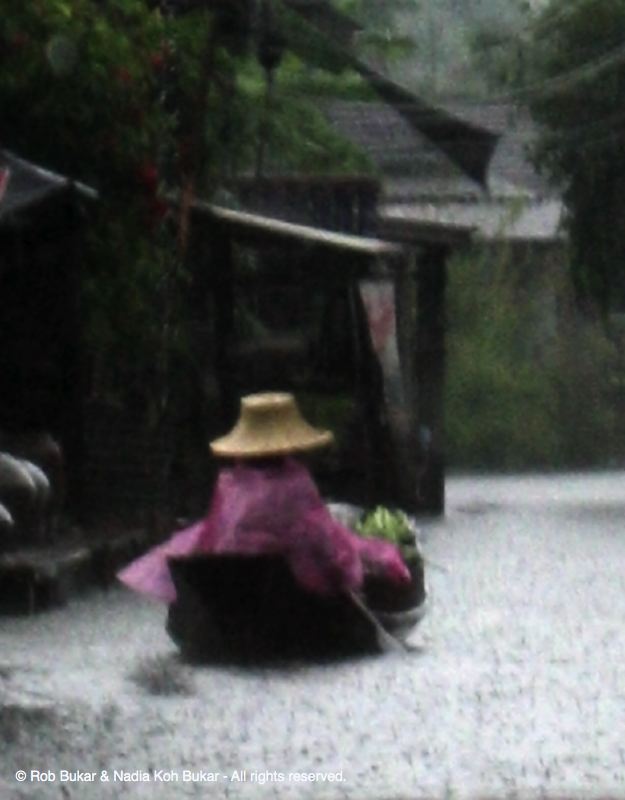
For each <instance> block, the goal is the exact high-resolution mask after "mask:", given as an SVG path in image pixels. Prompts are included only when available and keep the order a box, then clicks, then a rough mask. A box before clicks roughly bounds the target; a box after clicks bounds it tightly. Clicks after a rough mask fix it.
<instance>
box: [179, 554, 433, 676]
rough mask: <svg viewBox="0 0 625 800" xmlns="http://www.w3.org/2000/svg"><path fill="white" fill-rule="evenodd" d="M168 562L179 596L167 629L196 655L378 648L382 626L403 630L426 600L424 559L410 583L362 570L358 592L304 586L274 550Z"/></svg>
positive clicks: (241, 657)
mask: <svg viewBox="0 0 625 800" xmlns="http://www.w3.org/2000/svg"><path fill="white" fill-rule="evenodd" d="M169 567H170V571H171V575H172V579H173V581H174V585H175V587H176V594H177V599H176V601H175V602H174V603H172V604H171V605H170V607H169V614H168V620H167V630H168V632H169V634H170V636H171V637H172V639H173V640H174V641H175V642H176V644H177V645H178V646H179V647H180V649H181V652H182V653H183V655H184V656H186V657H187V658H189V659H191V660H195V661H197V660H200V661H206V660H209V661H239V662H240V661H243V662H254V663H257V662H259V661H263V660H268V659H269V660H271V659H283V658H304V659H317V658H322V659H325V658H334V657H341V656H349V655H357V654H364V653H375V652H379V651H380V649H383V648H384V646H385V642H384V641H381V639H383V638H384V637H381V636H380V633H381V628H382V629H385V630H386V631H389V632H392V631H400V630H402V629H403V627H405V626H406V623H407V622H408V621H409V619H410V614H413V617H414V613H415V610H416V609H419V608H420V607H422V606H423V602H424V600H425V590H424V582H423V566H422V562H421V567H420V569H418V568H417V567H416V566H415V573H414V576H413V581H412V583H411V584H410V585H409V586H408V587H405V588H401V589H399V590H397V588H396V587H394V586H392V585H390V584H388V582H383V581H381V580H379V579H373V578H367V580H366V581H365V585H364V587H363V592H362V594H361V595H360V596H359V597H357V598H355V597H354V596H352V595H350V594H347V593H342V594H337V595H332V596H322V595H319V594H314V593H311V592H308V591H306V590H305V589H303V588H302V587H301V586H300V585H299V584H298V583H297V582H296V581H295V579H294V577H293V575H292V573H291V570H290V568H289V566H288V564H287V562H286V560H285V559H283V558H282V557H280V556H269V555H260V556H259V555H254V556H244V555H225V554H219V555H209V554H197V555H191V556H185V557H176V558H171V559H169ZM393 589H395V590H396V591H395V592H393V591H392V590H393ZM421 615H422V614H421ZM417 616H419V615H417ZM419 618H420V616H419ZM416 621H418V620H417V618H416V617H414V621H413V622H412V624H414V623H415V622H416Z"/></svg>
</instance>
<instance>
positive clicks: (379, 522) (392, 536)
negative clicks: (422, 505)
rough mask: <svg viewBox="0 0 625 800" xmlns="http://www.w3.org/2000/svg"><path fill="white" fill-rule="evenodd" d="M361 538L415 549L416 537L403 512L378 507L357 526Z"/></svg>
mask: <svg viewBox="0 0 625 800" xmlns="http://www.w3.org/2000/svg"><path fill="white" fill-rule="evenodd" d="M356 531H357V532H358V533H359V534H360V535H361V536H366V537H374V538H377V539H385V540H386V541H388V542H392V543H393V544H395V545H397V546H398V547H399V546H409V547H414V543H415V537H414V533H413V531H412V528H411V527H410V522H409V520H408V517H407V516H406V515H405V514H404V512H403V511H391V510H390V509H388V508H385V507H384V506H377V508H374V509H373V511H370V512H369V513H368V514H366V515H365V516H364V517H363V519H362V520H361V521H360V522H359V523H358V524H357V525H356Z"/></svg>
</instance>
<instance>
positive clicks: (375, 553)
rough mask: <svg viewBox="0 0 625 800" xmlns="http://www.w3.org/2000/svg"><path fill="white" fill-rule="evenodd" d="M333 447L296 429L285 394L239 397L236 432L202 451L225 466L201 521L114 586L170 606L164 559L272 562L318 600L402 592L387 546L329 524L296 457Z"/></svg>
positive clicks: (316, 433)
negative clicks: (376, 581)
mask: <svg viewBox="0 0 625 800" xmlns="http://www.w3.org/2000/svg"><path fill="white" fill-rule="evenodd" d="M332 441H333V435H332V433H331V432H330V431H324V430H318V429H316V428H314V427H313V426H311V425H309V424H308V422H306V420H304V418H303V417H302V415H301V413H300V410H299V408H298V406H297V403H296V401H295V398H294V397H293V395H291V394H287V393H275V392H271V393H261V394H254V395H248V396H247V397H243V398H242V399H241V409H240V416H239V419H238V421H237V423H236V425H235V426H234V428H233V429H232V430H231V431H230V432H229V433H227V434H226V435H225V436H222V437H220V438H218V439H216V440H215V441H213V442H211V444H210V447H211V450H212V452H213V454H214V456H215V457H217V458H219V459H222V460H223V461H224V467H223V468H222V469H221V471H220V472H219V475H218V478H217V482H216V486H215V490H214V492H213V497H212V500H211V503H210V506H209V509H208V513H207V514H206V516H205V517H204V518H203V519H201V520H199V521H198V522H196V523H194V524H193V525H191V526H190V527H188V528H185V529H183V530H181V531H178V532H176V533H174V534H173V536H172V537H171V538H170V539H169V540H168V541H166V542H165V543H163V544H161V545H158V546H157V547H155V548H153V549H152V550H150V551H149V552H148V553H146V554H145V555H143V556H141V557H139V558H138V559H136V560H135V561H133V562H132V563H130V564H129V565H128V566H127V567H125V568H124V569H122V570H121V571H120V572H119V573H118V578H119V580H120V581H121V582H122V583H123V584H125V585H126V586H128V587H129V588H131V589H133V590H135V591H137V592H141V593H143V594H146V595H149V596H151V597H154V598H156V599H159V600H161V601H164V602H166V603H173V602H174V601H175V600H176V590H175V586H174V583H173V581H172V577H171V574H170V571H169V565H168V559H170V558H176V557H180V556H185V555H192V554H200V553H211V554H241V555H279V556H281V557H283V558H284V559H285V560H286V562H287V563H288V565H289V567H290V569H291V571H292V574H293V576H294V577H295V579H296V581H297V583H298V584H299V585H300V586H301V587H302V588H303V589H305V590H307V591H310V592H314V593H318V594H321V595H336V594H339V593H343V592H357V591H359V590H360V589H361V588H362V586H363V582H364V579H365V576H367V575H375V576H378V577H382V578H384V579H387V580H388V581H390V582H391V583H396V584H406V583H407V582H409V581H410V572H409V570H408V568H407V567H406V564H405V563H404V561H403V559H402V557H401V555H400V553H399V550H398V549H397V548H396V547H395V545H393V544H392V543H390V542H385V541H381V540H377V539H365V538H363V537H361V536H359V535H357V534H356V533H354V532H353V531H351V530H349V529H348V528H347V527H345V526H344V525H342V524H341V523H340V522H339V521H337V520H336V519H335V518H334V517H333V516H332V514H331V513H330V511H329V509H328V508H327V506H326V504H325V503H324V501H323V498H322V497H321V495H320V493H319V490H318V489H317V486H316V485H315V482H314V480H313V478H312V476H311V474H310V472H309V470H308V469H307V467H306V466H305V465H304V464H303V463H302V462H301V461H299V460H298V459H297V457H296V456H297V455H298V454H304V453H307V452H309V451H313V450H317V449H318V448H322V447H326V446H329V445H330V444H331V443H332Z"/></svg>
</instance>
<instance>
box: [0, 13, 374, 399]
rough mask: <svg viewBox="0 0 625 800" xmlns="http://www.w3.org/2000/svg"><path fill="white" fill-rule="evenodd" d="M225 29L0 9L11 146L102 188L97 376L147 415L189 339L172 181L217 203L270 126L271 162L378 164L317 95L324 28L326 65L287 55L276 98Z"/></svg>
mask: <svg viewBox="0 0 625 800" xmlns="http://www.w3.org/2000/svg"><path fill="white" fill-rule="evenodd" d="M291 25H292V28H293V30H294V31H295V30H296V29H297V30H299V28H298V20H297V19H295V18H294V17H291ZM222 33H223V31H222V29H221V27H220V22H219V19H216V18H215V16H214V14H213V13H211V12H209V11H207V10H206V9H204V8H199V9H196V10H195V11H193V12H190V13H187V14H184V15H182V16H180V17H176V18H169V17H164V16H162V15H161V14H160V13H159V11H158V10H155V9H154V8H153V7H152V8H150V6H149V5H148V4H147V3H145V2H144V0H108V1H107V2H106V3H102V2H99V0H71V2H70V0H32V2H28V3H15V4H13V5H12V8H11V11H10V13H7V14H4V15H2V16H1V17H0V64H1V67H2V69H1V70H0V105H1V106H2V115H1V116H0V142H1V143H2V146H4V147H7V148H10V149H13V150H15V152H16V153H17V154H18V155H20V156H22V157H25V158H28V159H31V160H32V161H34V162H35V163H37V164H41V165H42V166H44V167H47V168H49V169H53V170H57V171H58V172H60V173H62V174H66V175H68V176H70V177H71V178H74V179H78V180H80V181H82V182H84V183H86V184H88V185H90V186H92V187H94V188H95V189H96V190H97V191H98V193H99V197H98V201H97V203H95V204H93V206H92V208H91V212H90V219H89V224H88V225H86V226H85V229H86V242H85V250H84V252H83V256H84V265H85V266H84V269H83V278H84V281H83V289H84V296H83V301H84V302H83V308H84V321H85V324H86V336H87V345H88V349H89V353H90V362H91V363H90V365H89V366H90V376H91V387H90V388H91V390H92V391H94V392H96V393H107V394H112V395H113V396H114V398H115V399H119V400H122V401H123V400H124V399H125V398H126V397H127V396H128V395H131V396H133V397H143V399H144V402H145V401H146V400H147V401H148V404H151V409H150V410H151V412H154V407H153V406H154V402H156V405H157V406H158V407H160V405H161V404H162V402H163V397H162V392H161V389H162V388H163V386H165V385H166V383H167V376H168V373H169V372H170V369H171V366H172V365H174V364H178V365H180V367H182V364H183V363H184V362H182V361H181V359H180V356H181V355H182V354H183V353H184V351H185V336H186V335H185V324H186V322H185V320H186V312H185V309H184V292H185V287H186V280H187V278H186V272H185V268H184V266H183V265H184V253H183V252H182V251H181V247H180V244H181V242H183V239H184V237H183V235H182V227H180V226H179V216H180V215H179V213H178V211H176V210H174V209H171V208H169V206H168V204H167V203H166V202H165V199H164V197H165V193H166V190H167V189H169V188H171V187H174V188H176V189H177V188H178V187H180V186H184V187H186V188H188V190H189V191H190V192H191V194H199V195H201V196H203V197H205V198H208V199H210V197H211V196H212V195H213V193H214V192H215V191H216V190H217V189H218V188H219V186H220V185H221V184H222V182H223V181H224V179H225V178H229V177H232V175H234V174H237V173H240V172H243V171H246V170H248V171H249V170H251V169H253V168H254V166H255V164H256V158H257V149H258V142H259V139H261V138H264V139H265V140H266V149H267V161H272V162H273V166H274V168H276V169H284V170H287V169H292V170H295V171H305V172H320V171H323V170H324V169H327V170H328V171H331V172H340V171H343V172H345V171H360V170H361V169H364V168H365V167H367V166H368V165H367V163H366V162H365V160H364V158H363V157H361V156H360V155H359V154H358V153H356V151H355V150H354V149H353V148H351V147H350V146H348V145H346V144H345V142H343V141H342V140H340V139H339V138H338V137H337V136H336V135H335V134H333V133H332V132H331V131H330V128H329V125H328V124H327V123H326V122H325V119H324V118H323V117H322V115H321V113H320V112H319V110H317V109H316V108H315V107H314V104H313V103H314V101H313V103H311V101H310V100H309V99H307V97H306V95H307V94H308V90H309V89H310V87H311V85H312V86H314V87H315V94H325V95H328V94H330V93H331V91H332V79H328V78H327V77H325V78H322V77H321V75H322V74H323V75H327V74H328V73H327V70H328V67H330V68H334V62H333V60H332V58H328V59H325V58H324V54H325V55H327V53H325V51H324V47H323V40H322V37H321V38H320V37H318V36H316V37H313V39H311V41H310V42H309V43H308V49H309V50H312V51H315V52H318V54H319V60H318V66H319V69H317V70H311V68H310V66H309V65H305V64H304V62H302V61H301V60H300V59H298V58H297V57H295V56H292V55H287V56H286V57H285V58H284V59H283V61H282V65H281V66H280V68H279V69H278V70H277V75H276V82H275V88H274V92H273V94H272V96H271V97H270V98H269V97H268V94H267V88H266V82H265V75H264V73H263V70H262V69H261V67H260V66H259V65H258V63H257V60H256V54H255V52H253V50H254V48H252V47H247V48H245V47H238V46H237V47H233V46H232V44H233V43H232V41H231V39H232V37H231V36H230V37H225V36H222ZM308 33H310V31H308ZM297 36H299V39H298V38H297ZM297 36H296V35H295V33H294V40H297V41H299V42H301V43H305V41H306V31H303V33H302V32H301V31H300V32H299V33H298V34H297ZM302 48H303V49H304V51H306V47H305V46H304V44H302ZM321 68H323V70H325V71H322V69H321ZM337 76H338V77H337V78H336V81H335V83H336V85H338V87H339V90H340V91H341V92H342V93H344V94H350V93H354V94H358V93H363V84H362V81H361V80H360V79H359V78H357V77H355V75H354V74H353V73H352V74H348V73H347V72H346V71H345V70H343V67H342V66H341V68H340V70H339V71H338V72H337Z"/></svg>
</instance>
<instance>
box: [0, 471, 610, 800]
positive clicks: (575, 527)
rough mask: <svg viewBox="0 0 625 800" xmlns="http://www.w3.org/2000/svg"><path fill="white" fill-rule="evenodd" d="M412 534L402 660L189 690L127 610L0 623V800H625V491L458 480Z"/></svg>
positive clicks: (117, 607) (594, 483)
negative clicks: (418, 557) (425, 587)
mask: <svg viewBox="0 0 625 800" xmlns="http://www.w3.org/2000/svg"><path fill="white" fill-rule="evenodd" d="M422 530H423V533H424V550H425V553H426V556H427V557H428V558H429V560H430V562H431V563H430V566H429V568H428V576H429V584H430V592H431V605H430V609H429V614H428V616H427V617H426V619H425V620H424V622H423V623H422V624H421V626H420V627H419V628H418V629H417V630H416V632H415V634H414V635H413V637H412V640H411V641H412V642H413V644H414V645H416V646H417V648H418V649H416V650H415V651H413V652H411V653H409V654H406V655H400V654H393V655H385V656H381V657H377V658H370V659H366V660H360V661H354V662H346V663H341V664H335V665H331V666H329V665H326V666H305V665H296V666H293V667H290V668H288V669H259V670H255V671H249V670H248V671H244V670H242V669H233V668H228V669H225V668H201V669H197V668H192V667H189V666H186V665H181V664H180V663H179V662H178V660H177V658H176V653H175V649H174V648H173V646H172V645H171V643H170V642H169V640H168V638H167V636H166V634H165V632H164V628H163V622H164V616H165V611H164V608H163V607H161V606H159V605H154V604H152V603H149V602H146V601H143V600H142V599H140V598H138V597H135V596H133V595H132V594H130V593H127V592H125V591H123V590H119V591H117V590H116V591H113V592H109V593H107V594H101V593H98V594H93V595H91V596H90V597H88V598H84V599H81V600H76V601H73V602H72V604H71V606H70V607H69V608H67V609H65V610H59V611H55V612H52V613H48V614H45V615H40V616H38V617H34V618H26V619H17V620H16V619H1V620H0V647H1V650H0V692H1V694H0V699H1V701H2V705H1V706H0V797H1V798H2V800H4V798H7V800H12V799H13V798H36V799H37V800H39V798H41V800H48V798H60V799H64V798H87V800H91V799H93V800H100V798H117V797H120V798H132V799H133V800H134V798H148V797H149V798H151V797H154V798H158V799H159V800H160V799H161V798H163V800H164V799H165V798H173V799H174V800H175V798H178V797H181V798H186V797H218V798H227V797H229V798H242V800H247V798H250V799H252V800H256V799H257V798H258V800H267V799H268V798H274V797H278V798H298V799H299V798H307V797H310V798H312V797H314V798H322V800H325V798H327V799H328V800H335V798H336V799H338V798H350V799H351V798H354V800H355V799H356V798H357V799H358V800H387V799H388V800H391V799H399V798H414V799H415V800H416V799H417V798H464V797H471V798H473V797H475V798H477V797H511V798H525V797H528V798H529V797H544V796H549V797H573V796H574V797H580V798H591V797H608V796H610V797H619V798H625V735H624V731H625V633H624V631H623V620H624V619H625V473H597V474H585V475H559V476H546V477H545V476H543V477H530V476H527V477H505V478H453V479H451V480H450V481H449V484H448V513H447V515H446V517H445V518H444V519H441V520H438V521H431V522H424V523H423V525H422ZM18 770H24V771H25V773H26V780H24V781H22V782H21V783H20V782H18V781H17V780H16V777H15V776H16V772H17V771H18ZM63 770H64V771H65V772H63ZM79 773H81V774H79ZM311 776H312V777H311ZM19 777H22V776H21V775H20V776H19ZM87 778H92V780H89V781H88V782H87ZM79 779H80V780H79Z"/></svg>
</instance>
